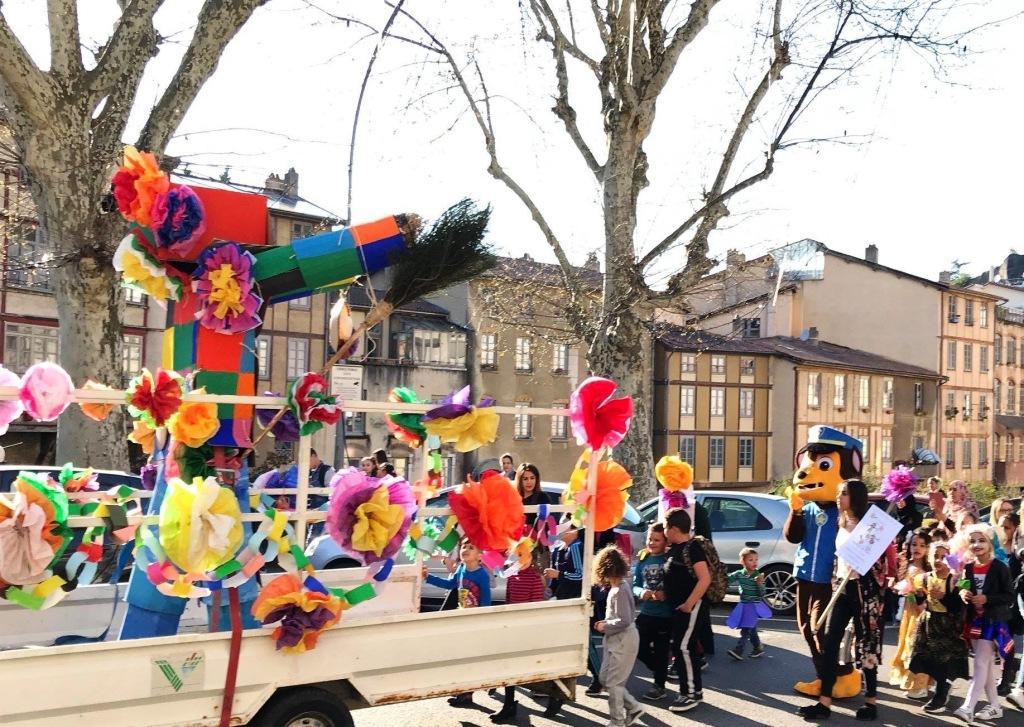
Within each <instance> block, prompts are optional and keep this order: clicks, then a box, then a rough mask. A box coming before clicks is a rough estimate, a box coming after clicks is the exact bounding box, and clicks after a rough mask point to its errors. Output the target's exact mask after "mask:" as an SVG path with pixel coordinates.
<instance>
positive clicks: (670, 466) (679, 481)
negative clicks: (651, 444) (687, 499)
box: [654, 455, 693, 492]
mask: <svg viewBox="0 0 1024 727" xmlns="http://www.w3.org/2000/svg"><path fill="white" fill-rule="evenodd" d="M654 476H655V477H657V478H658V482H660V483H661V486H662V487H664V488H665V489H666V490H668V491H669V492H679V491H681V490H687V489H689V488H690V487H691V486H692V485H693V467H691V466H690V463H689V462H684V461H683V460H681V459H679V457H676V456H675V455H673V456H666V457H662V458H661V459H659V460H658V464H656V465H655V466H654Z"/></svg>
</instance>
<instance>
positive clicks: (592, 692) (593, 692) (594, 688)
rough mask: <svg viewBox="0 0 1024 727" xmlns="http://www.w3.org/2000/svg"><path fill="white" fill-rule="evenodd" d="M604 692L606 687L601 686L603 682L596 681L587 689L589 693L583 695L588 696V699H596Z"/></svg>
mask: <svg viewBox="0 0 1024 727" xmlns="http://www.w3.org/2000/svg"><path fill="white" fill-rule="evenodd" d="M603 691H604V687H602V686H601V682H599V681H597V680H596V679H595V680H594V681H592V682H590V686H589V687H587V691H585V692H583V693H584V694H586V695H587V696H588V697H596V696H597V695H599V694H601V692H603Z"/></svg>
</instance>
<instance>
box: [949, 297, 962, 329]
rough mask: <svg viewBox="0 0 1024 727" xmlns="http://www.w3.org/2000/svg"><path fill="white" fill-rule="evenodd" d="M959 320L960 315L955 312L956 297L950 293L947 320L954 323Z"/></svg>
mask: <svg viewBox="0 0 1024 727" xmlns="http://www.w3.org/2000/svg"><path fill="white" fill-rule="evenodd" d="M959 320H960V316H958V315H957V314H956V298H954V297H953V296H952V295H951V296H949V322H950V323H956V322H958V321H959Z"/></svg>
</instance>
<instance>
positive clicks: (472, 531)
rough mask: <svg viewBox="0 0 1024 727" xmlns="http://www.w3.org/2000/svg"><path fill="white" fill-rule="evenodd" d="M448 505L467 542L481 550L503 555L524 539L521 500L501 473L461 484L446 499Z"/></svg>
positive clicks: (524, 520) (523, 517) (524, 521)
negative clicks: (497, 552)
mask: <svg viewBox="0 0 1024 727" xmlns="http://www.w3.org/2000/svg"><path fill="white" fill-rule="evenodd" d="M448 506H449V507H451V509H452V512H453V513H455V517H456V518H458V521H459V527H460V528H462V532H463V533H465V535H466V537H467V538H469V542H471V543H473V545H475V546H476V547H478V548H480V549H481V550H484V551H489V550H493V551H499V552H505V551H506V550H508V548H509V547H511V546H512V545H513V544H514V543H516V542H517V541H518V540H519V539H520V538H521V537H522V536H523V530H524V529H525V527H526V515H525V513H524V511H523V500H522V498H521V497H520V496H519V492H518V491H516V488H515V487H514V486H513V485H512V483H511V482H509V481H508V478H507V477H505V476H504V475H502V474H491V475H490V476H485V477H483V478H481V480H480V481H479V482H468V483H466V484H464V485H462V486H461V487H460V488H459V489H458V490H456V491H454V492H452V493H451V494H450V495H449V496H448Z"/></svg>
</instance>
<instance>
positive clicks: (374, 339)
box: [365, 323, 409, 359]
mask: <svg viewBox="0 0 1024 727" xmlns="http://www.w3.org/2000/svg"><path fill="white" fill-rule="evenodd" d="M403 333H404V334H406V335H405V341H406V343H405V345H406V351H408V345H409V344H408V333H409V332H408V331H403ZM393 335H395V337H396V338H397V337H398V336H399V335H402V334H393ZM383 338H384V324H383V323H378V324H377V325H375V326H372V327H371V328H370V330H368V331H367V332H366V341H365V343H366V354H365V357H366V358H376V359H381V358H387V355H388V352H387V351H385V350H384V345H383V343H382V340H381V339H383Z"/></svg>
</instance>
